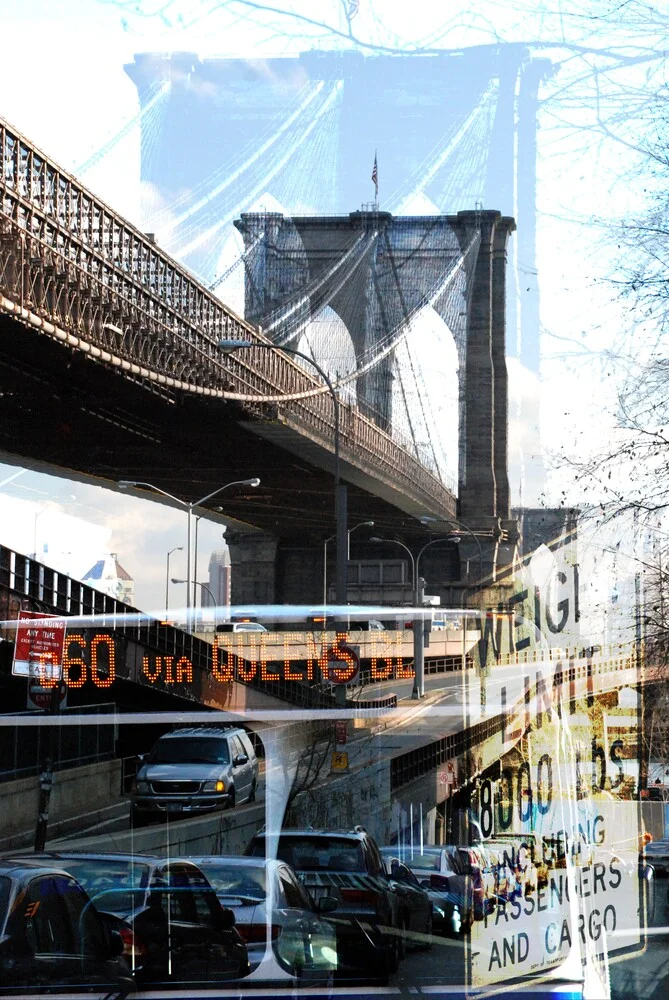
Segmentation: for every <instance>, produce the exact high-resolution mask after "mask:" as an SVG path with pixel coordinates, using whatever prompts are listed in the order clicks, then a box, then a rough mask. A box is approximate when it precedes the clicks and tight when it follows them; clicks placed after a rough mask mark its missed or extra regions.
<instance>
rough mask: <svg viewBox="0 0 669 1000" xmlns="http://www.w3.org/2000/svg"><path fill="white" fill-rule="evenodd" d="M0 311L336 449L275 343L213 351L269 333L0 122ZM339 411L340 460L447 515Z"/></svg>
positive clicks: (365, 429)
mask: <svg viewBox="0 0 669 1000" xmlns="http://www.w3.org/2000/svg"><path fill="white" fill-rule="evenodd" d="M0 311H1V312H4V313H5V314H8V315H10V316H13V317H14V318H15V319H17V320H18V321H20V322H22V323H24V324H25V325H29V326H32V327H34V328H37V329H39V330H40V331H41V332H42V333H43V334H45V335H47V336H49V337H51V338H52V339H55V340H57V341H60V342H62V343H63V344H64V345H65V346H67V347H69V348H70V349H73V350H79V351H82V352H84V353H86V354H88V355H89V357H91V358H92V359H94V360H96V361H98V362H99V363H101V364H104V365H106V366H109V367H110V368H115V369H117V370H118V371H120V372H121V373H123V374H124V375H125V376H126V377H128V378H130V379H134V380H138V381H141V382H143V383H144V384H151V385H152V386H153V387H155V389H156V390H159V391H162V392H163V393H165V394H168V395H171V394H175V393H179V392H186V393H190V394H195V395H200V396H208V397H215V398H219V399H222V400H225V399H227V400H237V401H238V402H239V403H240V405H241V406H242V408H243V409H244V410H245V411H246V412H247V413H248V414H249V416H250V417H252V418H253V419H255V420H268V419H269V420H272V421H279V422H281V423H284V424H287V425H289V426H293V427H294V428H295V429H297V430H298V431H300V432H301V433H306V434H307V435H308V436H309V437H311V438H312V439H313V440H315V441H316V442H317V443H318V445H319V447H320V448H322V449H324V450H325V451H332V447H333V444H332V442H333V436H334V415H333V405H332V399H331V397H330V396H329V394H328V392H327V387H326V386H324V385H323V383H322V382H321V381H320V380H319V379H317V378H315V377H314V376H312V375H311V374H310V373H309V372H306V371H305V370H304V369H303V368H302V367H301V366H300V365H298V364H296V363H295V362H294V361H293V360H292V359H290V358H288V357H287V356H286V355H285V354H281V353H279V352H278V351H267V350H262V349H261V350H257V351H254V350H253V349H249V350H245V351H241V352H238V353H236V354H234V355H231V356H222V355H221V353H220V351H219V350H218V348H217V346H216V345H217V342H218V341H219V340H220V339H222V338H226V339H244V340H254V341H258V342H259V343H268V342H269V341H267V340H266V338H264V337H263V336H262V335H261V334H259V332H258V331H257V330H256V329H255V328H253V327H252V326H250V325H249V324H248V323H246V322H245V321H244V320H243V319H241V318H240V317H238V316H236V315H235V314H234V313H233V312H232V311H231V310H229V309H228V308H226V307H225V306H224V305H223V304H222V303H221V302H220V301H219V300H218V299H217V298H216V297H215V296H214V295H212V294H211V293H210V292H209V291H208V290H207V289H206V288H205V287H204V285H202V284H200V283H199V282H198V281H196V280H195V279H194V278H193V277H192V276H191V275H190V274H189V273H188V271H187V270H186V269H185V268H183V267H181V266H179V264H177V263H176V261H174V260H173V259H172V258H170V257H169V256H168V255H167V254H165V253H164V252H163V251H161V250H160V249H159V248H158V247H157V246H156V245H155V243H154V242H153V241H152V239H151V238H150V237H147V236H146V235H144V234H142V233H141V232H140V231H139V230H137V229H136V228H134V227H133V226H132V225H130V224H129V223H128V222H127V221H125V220H124V219H123V218H121V217H120V216H119V215H118V214H116V213H115V212H114V211H113V210H112V209H110V208H109V207H108V206H107V205H106V204H104V202H102V201H101V200H100V199H98V198H96V197H95V196H94V195H93V194H92V193H91V192H90V191H89V190H87V189H86V188H85V187H84V186H83V185H82V184H80V183H79V182H78V181H77V180H76V179H75V178H74V177H72V176H71V175H69V174H67V173H66V172H65V171H63V170H62V169H60V168H59V167H58V166H57V165H56V164H55V163H54V162H53V161H51V160H50V159H49V158H48V157H47V156H45V155H44V154H43V153H42V152H40V151H39V150H38V149H37V148H36V147H35V146H34V145H33V144H32V143H31V142H29V141H28V140H27V139H26V138H25V137H24V136H22V135H21V134H20V133H19V132H18V131H16V130H15V129H13V128H12V127H11V126H10V125H9V124H7V123H6V122H4V121H3V120H2V119H0ZM284 396H285V397H287V398H286V401H285V402H284V401H283V397H284ZM267 397H269V398H270V399H271V400H272V403H271V404H270V403H269V402H267V401H264V400H266V399H267ZM340 417H341V448H342V458H343V459H344V461H345V462H348V463H349V464H350V465H351V466H354V467H356V468H357V469H361V470H363V471H364V472H366V473H367V474H371V475H372V476H373V477H378V478H379V479H380V480H381V481H385V482H386V483H391V484H392V486H393V488H394V490H396V491H397V493H398V494H399V495H404V496H406V497H408V498H411V499H412V500H413V501H414V502H415V501H417V502H418V503H420V504H425V505H426V506H427V507H429V509H430V510H431V511H433V512H437V513H438V512H443V513H445V514H449V513H452V512H453V510H454V503H455V501H454V498H453V495H452V493H451V492H450V491H449V490H448V489H447V488H446V487H445V486H444V485H443V484H442V483H441V481H440V480H439V479H438V478H437V477H436V476H434V475H433V474H432V473H431V472H430V471H429V470H428V469H426V468H425V467H424V466H422V465H421V463H420V462H418V461H417V460H416V458H415V457H414V456H413V455H411V454H410V453H409V452H408V451H406V450H405V449H404V448H402V447H401V446H400V445H398V444H397V442H395V441H394V440H393V439H392V438H391V436H390V435H389V434H387V433H385V432H384V431H383V430H382V429H381V428H379V427H377V425H376V424H375V423H374V422H373V421H371V420H370V419H367V418H366V417H364V416H363V415H362V414H361V413H360V412H359V411H358V410H357V409H356V408H355V407H350V406H346V405H344V404H343V403H342V405H341V407H340Z"/></svg>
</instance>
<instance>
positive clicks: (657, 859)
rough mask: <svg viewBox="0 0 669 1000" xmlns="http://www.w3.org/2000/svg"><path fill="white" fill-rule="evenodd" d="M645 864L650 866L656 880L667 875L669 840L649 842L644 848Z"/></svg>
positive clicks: (668, 870) (668, 871) (668, 868)
mask: <svg viewBox="0 0 669 1000" xmlns="http://www.w3.org/2000/svg"><path fill="white" fill-rule="evenodd" d="M643 853H644V858H645V860H646V863H647V864H649V865H652V867H653V868H654V870H655V874H656V876H657V877H658V878H664V877H665V876H667V875H669V840H651V841H650V843H649V844H646V845H645V847H644V851H643Z"/></svg>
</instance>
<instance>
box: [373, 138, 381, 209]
mask: <svg viewBox="0 0 669 1000" xmlns="http://www.w3.org/2000/svg"><path fill="white" fill-rule="evenodd" d="M376 157H377V151H376V150H374V167H373V169H372V180H373V182H374V211H375V212H378V210H379V167H378V162H377V158H376Z"/></svg>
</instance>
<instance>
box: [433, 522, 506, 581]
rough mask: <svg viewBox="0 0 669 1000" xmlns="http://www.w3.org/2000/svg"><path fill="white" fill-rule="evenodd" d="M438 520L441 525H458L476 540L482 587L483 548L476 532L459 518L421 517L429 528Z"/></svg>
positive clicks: (491, 536) (491, 535)
mask: <svg viewBox="0 0 669 1000" xmlns="http://www.w3.org/2000/svg"><path fill="white" fill-rule="evenodd" d="M437 520H438V521H439V523H441V524H457V525H458V527H459V528H461V529H462V530H463V531H466V532H467V534H468V535H470V536H471V537H472V538H473V539H474V541H475V542H476V546H477V548H478V550H479V579H478V584H479V586H480V585H481V584H482V583H483V549H482V548H481V543H480V541H479V539H478V535H477V534H476V533H475V532H473V531H472V529H471V528H468V527H467V525H466V524H463V522H462V521H458V519H457V517H445V518H443V519H441V518H439V519H438V518H436V517H427V516H426V517H421V519H420V523H421V524H424V525H425V526H427V525H429V524H430V523H431V522H434V521H437ZM485 537H486V538H488V537H490V538H493V537H494V535H493V534H492V532H491V533H490V535H489V536H488V535H485ZM439 540H441V539H439Z"/></svg>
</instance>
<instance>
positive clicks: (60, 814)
mask: <svg viewBox="0 0 669 1000" xmlns="http://www.w3.org/2000/svg"><path fill="white" fill-rule="evenodd" d="M121 801H122V797H121V761H120V760H108V761H102V762H101V763H97V764H87V765H85V766H84V767H72V768H69V769H68V770H66V771H56V772H55V774H54V776H53V787H52V790H51V800H50V803H49V828H50V829H51V830H54V829H57V827H58V825H59V824H61V825H62V824H63V823H65V822H67V821H68V820H76V819H77V818H79V817H82V816H85V815H87V814H90V813H94V812H96V811H98V810H102V809H106V808H107V807H108V806H110V805H113V804H114V803H118V802H121ZM38 805H39V778H38V777H37V776H32V777H30V778H19V779H18V781H7V782H3V783H2V784H0V849H2V850H11V849H12V847H14V846H17V847H18V846H23V845H24V844H25V838H26V832H27V831H34V829H35V823H36V821H37V809H38Z"/></svg>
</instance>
